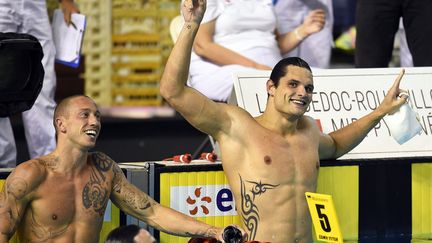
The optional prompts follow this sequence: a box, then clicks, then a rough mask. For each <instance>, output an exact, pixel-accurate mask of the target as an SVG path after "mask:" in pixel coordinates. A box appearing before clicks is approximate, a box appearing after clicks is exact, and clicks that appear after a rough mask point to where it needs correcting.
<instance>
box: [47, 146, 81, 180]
mask: <svg viewBox="0 0 432 243" xmlns="http://www.w3.org/2000/svg"><path fill="white" fill-rule="evenodd" d="M51 156H53V158H54V161H55V162H56V165H55V171H57V172H62V173H72V174H75V173H79V172H80V171H81V170H82V168H84V167H85V165H86V164H87V156H88V151H87V150H85V151H83V150H80V149H77V148H69V147H64V146H57V148H56V149H55V150H54V151H53V152H52V153H51Z"/></svg>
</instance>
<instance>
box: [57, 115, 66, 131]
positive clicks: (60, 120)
mask: <svg viewBox="0 0 432 243" xmlns="http://www.w3.org/2000/svg"><path fill="white" fill-rule="evenodd" d="M55 124H56V126H57V129H58V131H59V132H61V133H65V132H66V126H65V121H64V118H63V117H57V118H55Z"/></svg>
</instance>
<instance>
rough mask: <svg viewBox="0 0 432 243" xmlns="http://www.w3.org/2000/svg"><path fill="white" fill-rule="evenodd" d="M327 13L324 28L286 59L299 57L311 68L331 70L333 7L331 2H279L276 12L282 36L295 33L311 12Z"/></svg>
mask: <svg viewBox="0 0 432 243" xmlns="http://www.w3.org/2000/svg"><path fill="white" fill-rule="evenodd" d="M318 8H319V9H324V10H325V11H326V23H325V26H324V28H323V29H322V30H321V31H319V32H317V33H314V34H312V35H310V36H309V37H307V38H306V39H305V40H303V41H302V43H300V45H298V46H297V47H296V48H295V49H293V50H291V51H290V52H288V53H285V54H284V57H292V56H297V57H300V58H302V59H304V60H305V61H306V62H307V63H308V64H309V65H310V66H311V67H317V68H329V66H330V57H331V49H332V46H333V5H332V1H331V0H278V1H277V2H276V5H275V11H276V15H277V19H278V26H277V28H278V31H279V33H281V34H285V33H287V32H290V31H293V30H294V29H295V28H296V27H297V26H299V25H300V24H301V23H303V20H304V18H305V17H306V16H307V15H308V14H309V12H310V11H312V10H315V9H318Z"/></svg>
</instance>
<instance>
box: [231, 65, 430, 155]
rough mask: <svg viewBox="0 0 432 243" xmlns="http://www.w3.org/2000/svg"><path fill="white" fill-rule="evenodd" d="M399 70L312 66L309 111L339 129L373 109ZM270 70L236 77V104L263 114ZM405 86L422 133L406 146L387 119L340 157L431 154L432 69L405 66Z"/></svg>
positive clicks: (326, 127)
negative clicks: (394, 135) (312, 91)
mask: <svg viewBox="0 0 432 243" xmlns="http://www.w3.org/2000/svg"><path fill="white" fill-rule="evenodd" d="M400 71H401V69H400V68H374V69H319V70H313V76H314V86H315V89H314V90H315V91H314V94H313V98H312V102H311V104H310V106H309V110H308V112H307V113H306V115H309V116H311V117H313V118H315V119H316V120H319V122H320V124H321V126H322V130H323V132H325V133H329V132H332V131H335V130H337V129H339V128H341V127H344V126H346V125H348V124H349V123H351V122H353V121H355V120H357V119H359V118H361V117H362V116H364V115H366V114H368V113H369V112H371V111H372V110H374V109H375V108H376V107H377V106H378V105H379V104H380V102H381V101H382V100H383V98H384V96H385V94H386V93H387V90H388V89H389V88H390V87H391V85H392V84H393V82H394V81H395V79H396V77H397V75H398V74H399V72H400ZM269 77H270V71H260V72H256V73H239V74H235V75H234V92H235V95H236V98H235V102H237V104H238V106H240V107H242V108H244V109H246V110H247V111H249V112H250V113H251V114H252V115H253V116H258V115H260V114H261V113H262V112H264V109H265V106H266V103H267V91H266V82H267V80H268V78H269ZM400 88H402V89H405V90H408V92H409V96H410V99H409V102H410V105H411V107H412V108H413V109H414V111H416V112H417V113H418V118H419V120H420V123H421V126H422V130H423V131H422V133H421V134H420V135H417V136H415V137H414V138H412V139H411V140H409V141H408V142H406V143H404V144H403V145H399V144H398V143H397V142H396V141H395V140H394V139H393V137H392V136H391V134H390V131H389V129H388V127H387V124H386V123H385V118H384V120H382V121H381V122H380V123H379V124H378V125H377V126H376V127H375V128H374V129H372V130H371V132H370V133H369V134H368V136H367V137H366V138H365V139H364V140H363V142H362V143H361V144H359V145H358V146H357V147H356V148H355V149H353V150H352V151H351V152H349V153H348V154H346V155H344V156H343V157H341V159H362V158H390V157H421V156H432V67H425V68H406V69H405V75H404V77H403V79H402V82H401V85H400Z"/></svg>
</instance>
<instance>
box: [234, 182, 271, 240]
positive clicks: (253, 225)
mask: <svg viewBox="0 0 432 243" xmlns="http://www.w3.org/2000/svg"><path fill="white" fill-rule="evenodd" d="M239 177H240V193H241V217H242V221H243V223H244V225H245V226H246V228H247V230H248V231H249V232H248V240H254V239H255V236H256V232H257V230H258V224H259V218H260V216H259V209H258V207H257V205H256V204H255V202H254V201H255V197H256V196H259V195H261V194H263V193H265V192H266V191H267V190H269V189H274V188H276V187H277V186H279V185H272V184H266V183H262V182H261V181H260V182H255V181H243V179H242V177H241V175H240V174H239ZM246 182H247V183H250V184H252V188H251V189H250V192H248V191H246Z"/></svg>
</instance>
